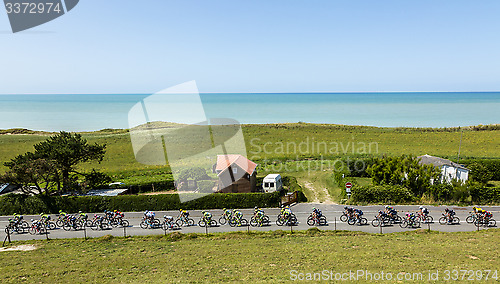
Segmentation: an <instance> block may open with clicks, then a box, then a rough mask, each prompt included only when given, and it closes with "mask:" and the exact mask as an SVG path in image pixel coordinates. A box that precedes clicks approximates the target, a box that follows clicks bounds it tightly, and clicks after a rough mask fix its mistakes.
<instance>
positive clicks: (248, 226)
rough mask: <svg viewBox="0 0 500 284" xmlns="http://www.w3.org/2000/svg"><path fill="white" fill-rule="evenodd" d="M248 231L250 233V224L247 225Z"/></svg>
mask: <svg viewBox="0 0 500 284" xmlns="http://www.w3.org/2000/svg"><path fill="white" fill-rule="evenodd" d="M247 233H248V234H250V224H248V225H247Z"/></svg>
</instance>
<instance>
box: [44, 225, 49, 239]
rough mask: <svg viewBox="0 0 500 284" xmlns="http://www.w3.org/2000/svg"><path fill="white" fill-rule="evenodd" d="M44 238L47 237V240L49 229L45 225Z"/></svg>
mask: <svg viewBox="0 0 500 284" xmlns="http://www.w3.org/2000/svg"><path fill="white" fill-rule="evenodd" d="M44 226H47V225H44ZM45 238H46V239H47V241H48V240H49V229H48V228H47V227H45Z"/></svg>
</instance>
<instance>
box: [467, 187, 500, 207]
mask: <svg viewBox="0 0 500 284" xmlns="http://www.w3.org/2000/svg"><path fill="white" fill-rule="evenodd" d="M469 190H470V196H471V198H472V202H474V203H476V204H486V203H499V202H500V187H491V186H483V185H481V184H477V183H476V184H473V185H471V186H470V187H469Z"/></svg>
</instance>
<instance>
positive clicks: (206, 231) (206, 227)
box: [205, 222, 208, 235]
mask: <svg viewBox="0 0 500 284" xmlns="http://www.w3.org/2000/svg"><path fill="white" fill-rule="evenodd" d="M205 235H208V224H207V223H206V222H205Z"/></svg>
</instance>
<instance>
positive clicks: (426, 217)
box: [417, 212, 434, 224]
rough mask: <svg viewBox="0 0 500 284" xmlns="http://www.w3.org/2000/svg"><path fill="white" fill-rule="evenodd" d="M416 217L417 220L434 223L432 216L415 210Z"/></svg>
mask: <svg viewBox="0 0 500 284" xmlns="http://www.w3.org/2000/svg"><path fill="white" fill-rule="evenodd" d="M417 218H418V220H419V222H421V223H424V224H427V223H434V218H432V216H431V215H425V214H422V213H421V212H417Z"/></svg>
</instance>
